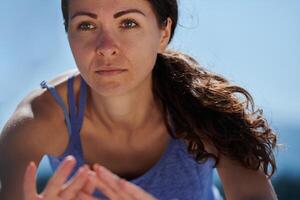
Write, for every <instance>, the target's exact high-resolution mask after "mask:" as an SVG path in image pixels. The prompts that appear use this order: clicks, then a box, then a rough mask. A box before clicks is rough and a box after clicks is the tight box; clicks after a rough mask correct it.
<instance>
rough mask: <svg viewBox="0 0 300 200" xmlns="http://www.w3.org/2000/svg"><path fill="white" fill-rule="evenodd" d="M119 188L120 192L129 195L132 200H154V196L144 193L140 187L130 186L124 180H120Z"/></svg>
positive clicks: (130, 184)
mask: <svg viewBox="0 0 300 200" xmlns="http://www.w3.org/2000/svg"><path fill="white" fill-rule="evenodd" d="M120 188H121V190H124V191H126V192H127V193H128V194H130V195H131V196H132V197H133V198H134V199H143V200H156V198H155V197H154V196H152V195H151V194H150V193H148V192H146V191H144V190H143V189H142V188H141V187H139V186H137V185H135V184H132V183H130V182H128V181H126V180H124V179H121V180H120Z"/></svg>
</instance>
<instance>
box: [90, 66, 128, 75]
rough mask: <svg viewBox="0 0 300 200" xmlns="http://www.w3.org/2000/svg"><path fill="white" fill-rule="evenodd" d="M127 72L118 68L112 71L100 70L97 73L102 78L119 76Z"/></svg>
mask: <svg viewBox="0 0 300 200" xmlns="http://www.w3.org/2000/svg"><path fill="white" fill-rule="evenodd" d="M125 71H127V70H126V69H118V68H110V69H99V70H97V71H96V73H97V74H98V75H102V76H111V75H117V74H120V73H123V72H125Z"/></svg>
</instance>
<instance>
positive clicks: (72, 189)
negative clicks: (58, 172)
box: [59, 166, 89, 200]
mask: <svg viewBox="0 0 300 200" xmlns="http://www.w3.org/2000/svg"><path fill="white" fill-rule="evenodd" d="M88 171H89V169H88V167H87V166H84V167H81V168H80V169H79V170H78V172H77V173H76V175H75V176H74V177H73V178H72V179H71V180H70V181H68V183H66V184H65V185H64V189H63V191H61V193H60V194H59V196H60V197H61V198H62V199H66V200H67V199H73V198H74V197H76V195H77V193H78V192H79V191H80V190H81V189H83V187H84V185H85V184H86V182H87V178H88Z"/></svg>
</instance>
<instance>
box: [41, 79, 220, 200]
mask: <svg viewBox="0 0 300 200" xmlns="http://www.w3.org/2000/svg"><path fill="white" fill-rule="evenodd" d="M73 82H74V77H70V78H69V79H68V82H67V85H68V104H69V111H70V112H68V110H67V108H66V106H65V105H64V103H63V101H62V99H61V97H60V96H59V95H58V93H57V92H56V90H55V88H54V87H52V86H50V85H47V83H46V82H44V81H43V82H42V83H41V86H42V87H43V88H47V89H48V90H49V91H50V92H51V94H52V96H53V97H54V98H55V100H56V102H57V103H58V104H59V105H60V107H61V108H62V109H63V111H64V114H65V122H66V126H67V128H68V132H69V143H68V146H67V148H66V150H65V152H64V153H63V154H62V155H61V156H59V157H53V156H50V155H47V157H48V159H49V162H50V165H51V168H52V170H53V171H55V170H56V169H57V167H58V165H59V164H60V163H61V161H62V160H63V159H64V158H65V157H66V156H68V155H73V156H74V157H75V158H76V160H77V164H76V167H75V168H74V170H73V172H72V173H71V176H70V177H69V178H71V177H72V176H73V175H74V174H75V173H76V171H77V170H78V169H79V167H80V166H82V165H83V164H84V163H85V161H84V157H83V153H82V146H81V140H80V129H81V125H82V122H83V119H84V118H83V116H84V108H85V104H86V92H87V85H86V83H85V81H84V80H83V78H81V86H80V96H79V102H78V103H77V102H75V98H74V92H73ZM100 164H101V163H100ZM213 165H214V160H212V159H208V160H207V161H206V162H205V163H202V164H199V163H197V162H196V161H195V160H194V158H193V157H192V156H191V155H190V154H188V152H187V146H186V144H185V143H184V142H183V141H181V140H178V139H174V138H173V137H172V138H171V140H170V142H169V144H168V147H167V149H166V150H165V152H164V153H163V155H162V156H161V158H160V159H159V161H158V162H157V163H156V164H155V165H154V166H153V167H151V169H149V170H148V171H147V172H145V173H144V174H143V175H141V176H139V177H137V178H135V179H131V180H128V181H130V182H131V183H134V184H136V185H138V186H140V187H141V188H143V189H144V190H145V191H147V192H149V193H151V194H152V195H153V196H154V197H156V198H157V199H160V200H221V199H222V197H221V196H220V194H219V192H218V190H217V189H216V187H215V186H214V185H213V181H212V175H213V173H212V172H213ZM94 196H96V197H100V198H101V199H107V198H106V197H105V196H104V195H103V194H102V193H101V191H98V190H96V191H95V192H94Z"/></svg>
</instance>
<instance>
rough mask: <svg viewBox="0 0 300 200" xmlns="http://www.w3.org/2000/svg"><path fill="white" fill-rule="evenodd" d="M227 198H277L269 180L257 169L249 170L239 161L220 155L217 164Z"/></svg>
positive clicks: (236, 199) (257, 199)
mask: <svg viewBox="0 0 300 200" xmlns="http://www.w3.org/2000/svg"><path fill="white" fill-rule="evenodd" d="M217 171H218V174H219V176H220V179H221V182H222V183H223V188H224V192H225V196H226V198H227V199H228V200H277V197H276V194H275V191H274V189H273V187H272V184H271V181H270V180H269V179H268V178H267V177H266V176H265V174H264V173H263V172H262V171H260V170H258V171H254V170H250V169H246V168H245V167H243V166H242V165H241V164H240V163H239V162H237V161H233V160H231V159H229V158H227V157H225V156H220V162H219V164H218V165H217Z"/></svg>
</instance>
